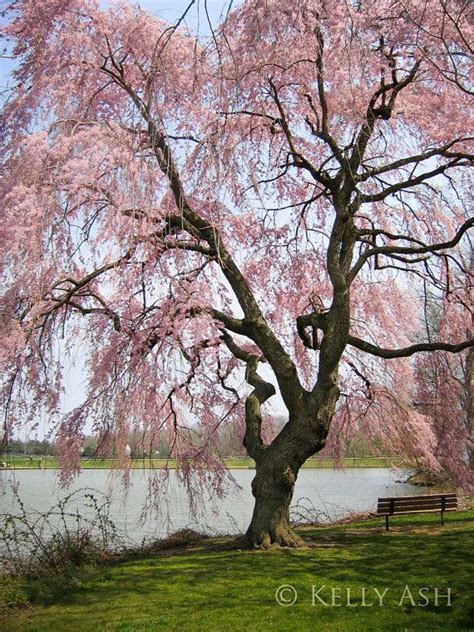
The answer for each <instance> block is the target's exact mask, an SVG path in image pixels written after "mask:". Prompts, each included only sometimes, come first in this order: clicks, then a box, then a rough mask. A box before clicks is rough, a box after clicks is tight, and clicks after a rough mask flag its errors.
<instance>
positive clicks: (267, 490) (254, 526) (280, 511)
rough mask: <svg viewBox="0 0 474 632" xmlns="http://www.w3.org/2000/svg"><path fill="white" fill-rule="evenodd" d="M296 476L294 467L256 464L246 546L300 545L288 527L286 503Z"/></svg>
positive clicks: (297, 537)
mask: <svg viewBox="0 0 474 632" xmlns="http://www.w3.org/2000/svg"><path fill="white" fill-rule="evenodd" d="M297 475H298V471H297V470H295V468H294V467H293V468H292V467H291V466H290V465H285V464H284V463H282V462H279V461H273V459H269V458H267V459H265V460H264V462H263V463H262V464H257V470H256V475H255V478H254V479H253V481H252V493H253V495H254V497H255V506H254V510H253V515H252V520H251V522H250V526H249V528H248V530H247V533H246V536H245V537H246V540H247V544H248V545H249V546H251V547H260V548H263V549H268V548H270V547H272V546H289V547H298V546H301V545H302V544H303V540H302V539H301V538H300V537H299V536H298V535H297V534H296V533H295V532H294V531H293V529H292V528H291V526H290V503H291V500H292V498H293V492H294V489H295V483H296V477H297Z"/></svg>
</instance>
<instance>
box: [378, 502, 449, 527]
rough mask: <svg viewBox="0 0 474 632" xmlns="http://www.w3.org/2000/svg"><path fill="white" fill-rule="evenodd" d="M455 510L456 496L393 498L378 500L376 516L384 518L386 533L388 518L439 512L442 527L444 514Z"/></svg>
mask: <svg viewBox="0 0 474 632" xmlns="http://www.w3.org/2000/svg"><path fill="white" fill-rule="evenodd" d="M457 508H458V499H457V496H456V494H428V495H426V496H394V497H393V498H379V499H378V501H377V515H379V516H385V528H386V529H387V531H388V519H389V517H390V516H397V515H401V514H411V513H433V512H437V511H439V512H440V514H441V524H442V525H444V512H445V511H456V510H457Z"/></svg>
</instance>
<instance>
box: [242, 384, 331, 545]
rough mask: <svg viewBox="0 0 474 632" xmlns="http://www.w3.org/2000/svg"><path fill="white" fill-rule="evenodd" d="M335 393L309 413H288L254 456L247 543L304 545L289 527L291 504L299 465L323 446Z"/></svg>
mask: <svg viewBox="0 0 474 632" xmlns="http://www.w3.org/2000/svg"><path fill="white" fill-rule="evenodd" d="M338 394H339V392H338V390H337V389H330V390H329V391H328V392H327V394H326V395H327V397H326V399H325V403H324V405H320V406H319V407H311V412H312V414H310V410H306V409H305V410H304V413H303V414H301V415H298V416H297V418H295V417H292V416H290V420H289V422H288V423H287V424H286V426H285V427H284V428H283V430H282V431H281V432H280V433H279V435H278V436H277V437H276V438H275V439H274V440H273V441H272V443H271V444H270V445H267V446H262V448H261V450H260V452H257V454H256V456H254V458H255V461H256V474H255V478H254V479H253V481H252V493H253V496H254V498H255V506H254V510H253V515H252V520H251V522H250V526H249V528H248V530H247V533H246V535H245V541H246V544H247V545H248V546H250V547H259V548H263V549H268V548H271V547H273V546H288V547H298V546H301V545H303V544H304V541H303V540H302V539H301V538H300V537H299V536H298V535H297V534H296V533H295V532H294V530H293V529H292V527H291V524H290V504H291V501H292V499H293V493H294V490H295V483H296V479H297V477H298V472H299V470H300V468H301V466H302V465H303V463H304V462H305V461H306V460H307V459H308V458H309V457H310V456H312V455H313V454H316V453H317V452H319V451H320V450H322V449H323V447H324V445H325V441H326V436H327V434H328V430H329V423H330V419H331V418H332V415H333V414H334V410H335V405H336V401H337V398H338ZM313 401H314V400H313ZM320 403H321V402H320Z"/></svg>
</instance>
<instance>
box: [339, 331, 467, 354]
mask: <svg viewBox="0 0 474 632" xmlns="http://www.w3.org/2000/svg"><path fill="white" fill-rule="evenodd" d="M347 344H349V345H351V346H352V347H355V348H356V349H359V350H360V351H365V352H366V353H369V354H370V355H374V356H377V357H379V358H385V359H386V360H391V359H393V358H407V357H409V356H412V355H414V354H415V353H421V352H423V351H448V352H449V353H459V352H460V351H463V350H464V349H468V348H469V347H474V338H470V339H469V340H464V341H463V342H460V343H459V344H448V343H445V342H422V343H419V344H415V345H410V346H409V347H403V348H401V349H384V348H383V347H378V346H377V345H374V344H372V343H370V342H367V341H366V340H362V339H361V338H357V337H355V336H351V335H349V337H348V339H347Z"/></svg>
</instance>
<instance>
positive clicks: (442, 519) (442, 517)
mask: <svg viewBox="0 0 474 632" xmlns="http://www.w3.org/2000/svg"><path fill="white" fill-rule="evenodd" d="M441 526H442V527H444V511H442V512H441Z"/></svg>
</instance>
